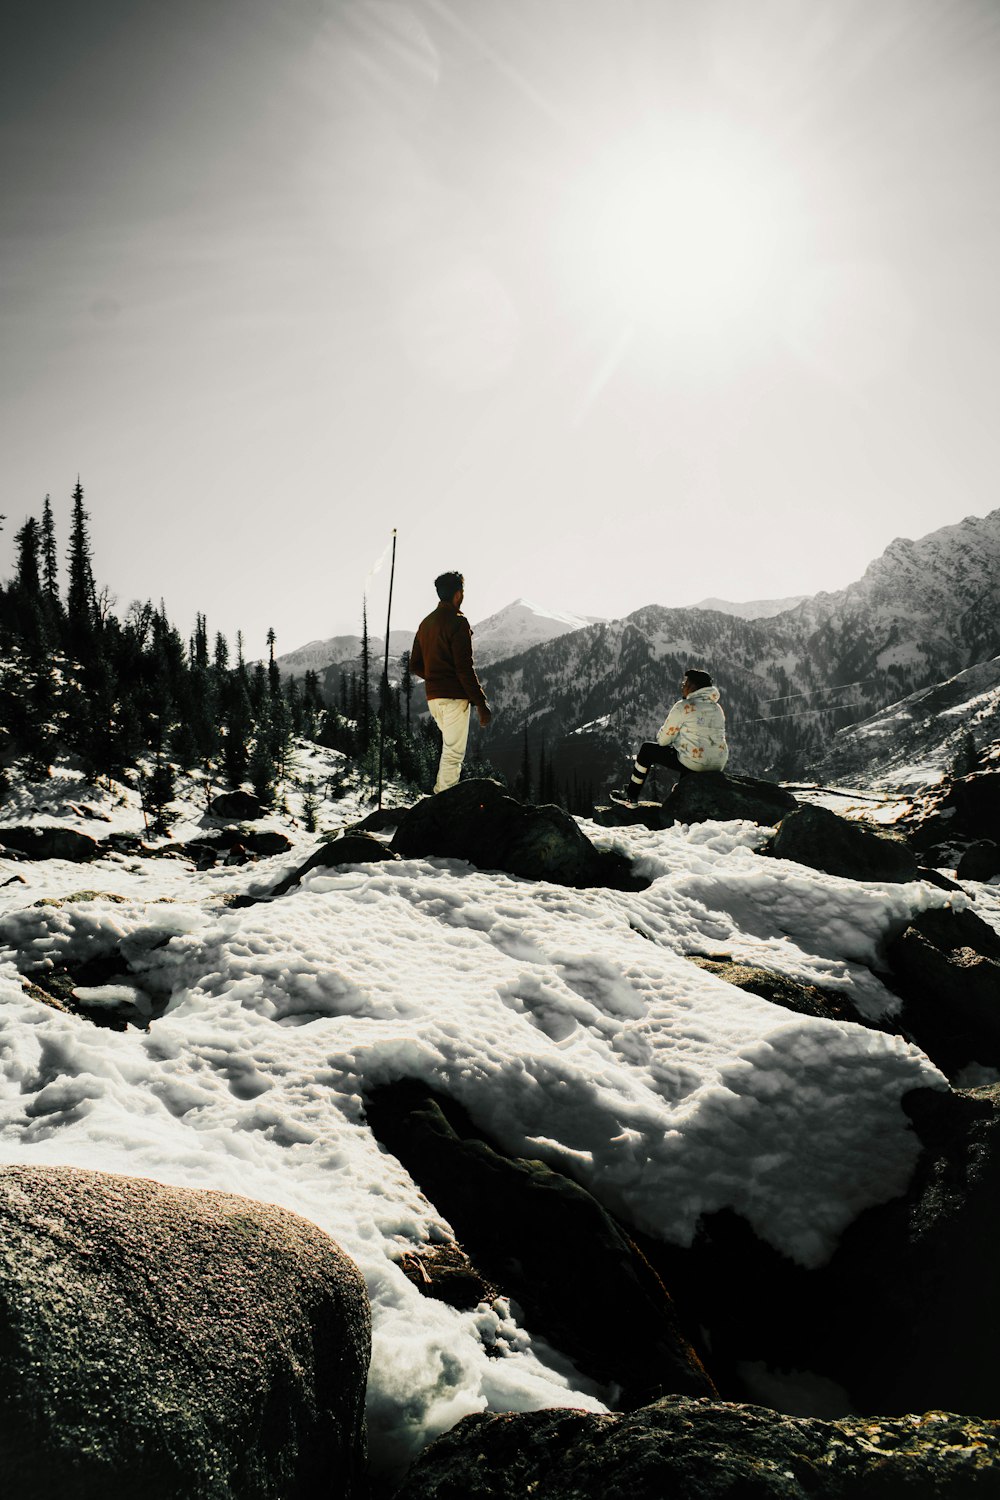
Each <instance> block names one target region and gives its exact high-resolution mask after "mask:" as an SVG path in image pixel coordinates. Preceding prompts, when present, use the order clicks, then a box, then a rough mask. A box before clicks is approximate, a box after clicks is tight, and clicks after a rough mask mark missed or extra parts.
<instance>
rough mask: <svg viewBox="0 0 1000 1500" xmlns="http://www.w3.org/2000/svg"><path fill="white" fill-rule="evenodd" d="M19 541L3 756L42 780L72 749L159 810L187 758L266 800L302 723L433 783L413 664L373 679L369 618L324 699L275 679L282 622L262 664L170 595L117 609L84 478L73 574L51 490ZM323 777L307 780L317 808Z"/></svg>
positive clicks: (1, 635) (217, 781)
mask: <svg viewBox="0 0 1000 1500" xmlns="http://www.w3.org/2000/svg"><path fill="white" fill-rule="evenodd" d="M3 519H4V518H3V517H2V516H0V523H2V521H3ZM14 550H15V571H14V576H13V578H12V579H10V580H9V581H8V582H7V584H6V585H0V767H2V765H3V764H4V763H9V762H10V761H11V759H20V761H21V764H22V766H23V769H24V772H25V774H26V775H27V776H28V777H29V778H30V779H33V780H37V779H40V778H43V777H45V776H47V775H48V774H49V772H50V768H51V765H52V763H53V761H54V760H55V758H56V757H57V755H59V754H61V753H65V752H68V753H70V754H73V755H75V756H77V757H78V758H79V761H80V764H81V765H82V767H83V769H84V772H85V774H86V775H87V776H88V777H89V778H90V779H92V780H94V781H100V780H108V781H109V780H112V779H114V780H121V781H132V780H133V779H134V777H135V776H138V778H139V784H140V787H141V789H142V791H143V794H144V798H145V800H146V802H147V805H148V807H149V809H150V810H151V812H152V813H153V815H154V819H155V820H156V821H158V822H160V823H161V824H162V821H163V809H164V808H165V807H166V805H167V804H168V803H169V801H170V800H171V798H172V797H173V795H174V771H175V768H178V767H179V768H183V769H184V770H186V771H194V772H199V773H201V774H202V775H203V776H204V778H205V780H206V781H207V783H208V785H209V788H211V787H212V786H221V785H229V786H231V787H239V786H242V785H245V784H248V783H249V785H250V786H252V788H253V790H254V792H255V794H256V795H257V796H258V797H259V798H260V800H261V801H262V802H263V803H264V804H265V805H268V804H270V803H271V802H272V801H273V800H274V798H275V795H276V790H277V789H278V788H279V787H280V786H281V784H282V783H284V782H287V781H288V780H289V778H290V777H291V774H292V770H293V766H292V746H293V739H294V737H295V736H303V737H305V738H307V739H312V740H315V741H317V742H318V743H320V744H322V745H327V746H330V747H331V748H333V749H336V750H340V751H343V752H344V753H345V754H347V755H348V756H350V757H352V758H354V759H356V760H358V761H359V762H360V763H361V766H362V771H363V773H365V774H367V776H368V777H369V778H370V779H371V781H372V782H373V783H374V781H375V779H376V777H377V774H378V767H379V759H380V756H381V761H382V772H383V775H384V776H385V777H386V778H389V777H399V778H401V779H404V780H406V781H408V782H413V783H416V784H418V785H424V786H426V785H428V784H429V782H430V780H432V779H433V774H434V772H433V768H434V766H435V765H436V761H437V751H438V745H437V741H436V735H435V734H434V732H433V729H432V728H431V727H429V726H427V725H426V724H425V723H420V724H418V723H417V722H416V720H415V716H413V715H412V714H411V700H412V692H413V682H412V678H411V676H410V673H409V669H408V663H404V672H403V677H402V681H401V682H400V683H399V684H391V683H390V682H389V681H388V679H387V677H386V674H385V672H384V671H383V672H382V673H381V676H380V680H379V681H378V683H377V684H376V683H374V682H373V675H374V674H373V670H372V663H371V656H370V650H369V645H368V632H367V618H366V619H365V629H364V639H363V650H362V669H361V672H360V674H356V673H354V674H351V676H350V677H349V678H347V679H345V680H344V681H343V682H342V683H341V686H340V693H339V701H338V703H337V704H335V705H332V706H330V707H327V705H326V704H325V703H324V701H323V696H322V693H321V690H320V684H319V679H318V677H317V674H316V673H315V672H306V673H305V674H304V676H303V678H302V679H301V680H300V679H297V678H295V677H288V678H287V679H284V680H283V679H282V674H281V672H280V670H279V668H278V665H277V663H276V661H275V656H274V647H275V639H276V638H275V634H274V631H273V629H272V630H269V631H268V635H267V646H268V659H267V663H266V665H265V663H264V662H263V661H258V662H256V663H254V664H253V665H248V663H247V661H246V660H245V656H244V643H243V637H242V633H239V632H238V633H237V636H236V643H235V651H231V650H230V646H229V643H228V641H227V640H226V637H225V636H224V635H223V634H221V632H219V633H216V635H215V637H214V640H213V639H211V638H210V636H209V631H208V623H207V619H206V617H205V615H204V614H201V613H199V614H198V616H197V619H196V622H195V628H194V632H193V633H192V635H191V636H190V638H189V639H188V640H187V641H185V640H184V639H183V637H182V636H181V634H180V632H179V631H178V630H177V629H176V627H175V626H174V625H173V624H171V622H170V620H169V619H168V617H167V613H166V609H165V607H164V605H163V603H162V602H161V603H160V605H159V606H158V607H156V606H154V605H153V604H152V603H151V602H150V601H148V600H147V601H145V602H139V601H135V602H133V603H132V604H131V605H130V606H129V608H128V610H127V611H126V612H125V615H124V617H123V618H119V616H118V615H117V614H116V613H115V609H114V602H115V601H114V600H113V599H112V597H111V596H110V594H109V593H108V591H107V590H100V591H99V590H98V588H97V586H96V584H95V577H94V567H93V554H92V546H91V540H90V517H89V514H88V512H87V509H86V506H85V504H84V492H83V487H82V485H81V484H80V482H79V480H78V481H77V484H76V487H75V489H74V491H73V508H72V515H71V521H70V535H69V543H68V547H67V551H66V558H65V562H66V572H65V588H63V587H62V586H61V583H60V567H59V549H58V545H57V538H56V532H55V525H54V521H53V515H52V506H51V502H50V499H49V497H48V496H46V498H45V503H44V506H43V509H42V515H41V517H40V518H38V517H29V518H28V520H26V521H25V522H24V524H23V525H22V526H21V527H20V529H19V530H18V531H17V533H16V535H15V536H14ZM0 790H2V785H0ZM328 790H331V791H336V790H337V788H336V786H333V787H331V788H329V789H328ZM315 791H316V789H315V788H312V789H308V788H307V800H308V802H309V804H310V806H311V807H312V808H313V809H314V810H315V807H316V798H315ZM310 816H314V813H313V814H312V815H311V814H310V813H309V812H308V810H307V817H310Z"/></svg>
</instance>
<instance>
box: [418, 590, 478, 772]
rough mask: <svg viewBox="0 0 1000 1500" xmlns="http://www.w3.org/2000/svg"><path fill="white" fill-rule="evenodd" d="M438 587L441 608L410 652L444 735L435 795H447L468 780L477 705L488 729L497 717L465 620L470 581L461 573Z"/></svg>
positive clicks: (424, 623)
mask: <svg viewBox="0 0 1000 1500" xmlns="http://www.w3.org/2000/svg"><path fill="white" fill-rule="evenodd" d="M434 587H435V589H436V590H437V596H438V599H439V600H440V603H439V604H438V607H437V609H435V610H434V611H433V612H432V613H431V614H429V615H428V616H427V618H426V619H425V620H421V622H420V627H419V629H418V630H417V633H416V635H415V636H414V639H413V649H412V650H411V652H410V671H411V672H413V673H415V674H416V676H417V677H422V678H423V679H424V685H425V687H426V689H427V707H428V708H429V709H430V711H431V716H432V718H433V719H434V722H435V723H436V724H437V727H438V728H439V729H440V731H441V761H440V764H439V765H438V773H437V780H436V781H435V783H434V790H435V792H443V791H444V790H445V789H446V788H447V787H450V786H454V785H455V783H456V782H457V781H458V779H459V777H460V776H461V774H462V761H463V760H464V759H465V747H466V745H467V743H468V739H469V714H470V710H471V707H472V705H473V704H474V705H475V707H476V710H477V711H478V714H479V723H480V725H481V727H482V728H483V729H485V728H486V726H487V724H488V723H489V722H490V719H491V718H492V717H493V715H492V714H491V713H490V711H489V709H488V707H487V706H486V694H485V693H484V692H483V685H482V683H481V682H480V681H479V678H478V677H477V676H476V668H475V664H474V662H473V660H472V627H471V625H470V624H469V622H468V620H467V619H466V618H465V616H464V615H463V614H462V600H463V599H464V598H465V579H464V578H463V577H462V575H461V573H442V574H441V576H440V578H435V580H434Z"/></svg>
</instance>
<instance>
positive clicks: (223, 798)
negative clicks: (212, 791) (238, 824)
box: [208, 791, 264, 821]
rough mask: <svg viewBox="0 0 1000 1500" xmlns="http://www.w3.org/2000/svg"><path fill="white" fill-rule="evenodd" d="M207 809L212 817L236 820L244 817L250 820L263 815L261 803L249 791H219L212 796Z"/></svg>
mask: <svg viewBox="0 0 1000 1500" xmlns="http://www.w3.org/2000/svg"><path fill="white" fill-rule="evenodd" d="M208 810H209V812H210V813H211V814H212V816H213V818H236V819H237V820H238V821H241V820H242V819H244V818H246V819H249V820H250V821H252V820H253V819H254V818H262V817H263V816H264V807H263V804H262V803H261V802H260V801H258V799H257V798H256V797H252V796H251V795H250V793H249V792H242V791H236V792H220V793H219V795H218V796H217V797H213V798H212V800H211V802H210V803H209V804H208Z"/></svg>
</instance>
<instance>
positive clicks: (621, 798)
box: [608, 786, 639, 807]
mask: <svg viewBox="0 0 1000 1500" xmlns="http://www.w3.org/2000/svg"><path fill="white" fill-rule="evenodd" d="M608 796H609V797H610V798H611V800H612V802H617V803H618V806H619V807H638V806H639V799H638V797H637V796H636V795H635V793H634V792H633V791H632V788H631V787H627V786H626V787H615V788H613V790H612V791H610V792H609V793H608Z"/></svg>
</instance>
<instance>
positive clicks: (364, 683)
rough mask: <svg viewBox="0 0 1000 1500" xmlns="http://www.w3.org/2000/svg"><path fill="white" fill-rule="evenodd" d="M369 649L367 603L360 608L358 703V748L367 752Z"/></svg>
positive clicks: (370, 719) (368, 733)
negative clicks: (359, 680)
mask: <svg viewBox="0 0 1000 1500" xmlns="http://www.w3.org/2000/svg"><path fill="white" fill-rule="evenodd" d="M371 707H372V700H371V649H370V647H369V643H368V605H367V603H365V604H364V605H363V606H362V610H361V684H360V700H359V703H358V748H359V750H360V751H361V754H362V755H364V754H366V753H367V751H368V748H369V746H370V745H371V741H372V714H371Z"/></svg>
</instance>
